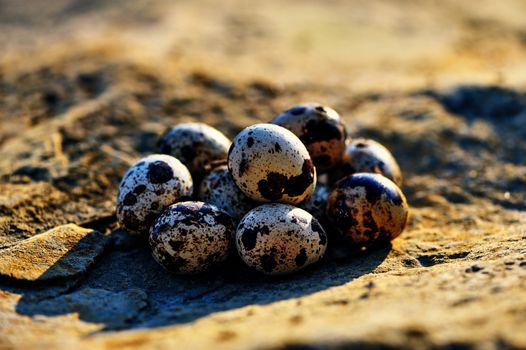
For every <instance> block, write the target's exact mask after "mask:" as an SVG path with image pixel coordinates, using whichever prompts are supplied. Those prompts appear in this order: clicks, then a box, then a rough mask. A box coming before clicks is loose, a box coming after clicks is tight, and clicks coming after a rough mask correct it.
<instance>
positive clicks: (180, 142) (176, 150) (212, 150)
mask: <svg viewBox="0 0 526 350" xmlns="http://www.w3.org/2000/svg"><path fill="white" fill-rule="evenodd" d="M158 147H159V150H160V152H161V153H164V154H170V155H172V156H174V157H176V158H177V159H179V160H180V161H181V162H182V163H183V164H184V165H186V166H187V167H188V170H190V173H191V174H192V176H193V178H194V180H195V181H196V182H198V181H199V180H200V179H202V178H203V176H204V175H205V166H206V165H207V164H209V163H210V162H212V161H214V160H221V159H226V156H227V153H228V148H229V147H230V140H229V139H228V138H227V137H226V136H225V135H223V133H221V131H219V130H217V129H216V128H213V127H211V126H209V125H206V124H203V123H182V124H177V125H176V126H174V127H172V128H170V129H168V130H167V131H166V132H165V134H164V135H163V136H162V137H161V139H160V140H159V142H158Z"/></svg>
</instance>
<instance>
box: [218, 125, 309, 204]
mask: <svg viewBox="0 0 526 350" xmlns="http://www.w3.org/2000/svg"><path fill="white" fill-rule="evenodd" d="M228 169H229V170H230V173H231V174H232V177H233V179H234V182H235V183H236V185H237V186H238V187H239V188H240V189H241V191H243V192H244V193H245V194H246V195H247V196H248V197H250V198H252V199H254V200H257V201H260V202H283V203H292V204H294V203H299V202H301V201H303V200H304V199H306V198H307V197H308V196H310V195H311V193H312V191H314V187H315V186H316V170H315V168H314V165H313V163H312V160H311V158H310V155H309V152H308V151H307V149H306V148H305V146H304V145H303V144H302V143H301V141H300V140H299V139H298V137H297V136H296V135H294V134H293V133H292V132H291V131H289V130H287V129H285V128H283V127H281V126H278V125H274V124H256V125H252V126H250V127H248V128H246V129H244V130H242V131H241V132H240V133H239V134H238V135H237V136H236V138H235V139H234V142H233V143H232V145H231V146H230V150H229V152H228Z"/></svg>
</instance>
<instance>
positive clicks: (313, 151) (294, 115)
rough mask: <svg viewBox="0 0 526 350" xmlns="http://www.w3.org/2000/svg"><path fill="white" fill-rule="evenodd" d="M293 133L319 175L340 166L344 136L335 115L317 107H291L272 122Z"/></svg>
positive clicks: (326, 108)
mask: <svg viewBox="0 0 526 350" xmlns="http://www.w3.org/2000/svg"><path fill="white" fill-rule="evenodd" d="M272 123H273V124H276V125H280V126H283V127H285V128H287V129H288V130H290V131H292V132H293V133H294V134H295V135H296V136H298V137H299V139H300V140H301V141H302V142H303V143H304V144H305V146H307V150H308V151H309V153H310V155H311V157H312V160H313V162H314V166H316V170H317V171H318V172H320V173H322V172H325V171H327V170H329V169H331V168H333V167H334V166H335V165H337V164H338V163H340V161H341V158H342V154H343V151H344V150H345V139H346V137H347V132H346V129H345V125H344V124H343V122H342V120H341V119H340V116H339V115H338V113H337V112H336V111H335V110H333V109H332V108H329V107H325V106H322V105H321V104H319V103H305V104H300V105H297V106H294V107H292V108H290V109H288V110H286V111H285V112H283V113H281V114H279V115H278V116H277V117H275V118H274V119H273V120H272Z"/></svg>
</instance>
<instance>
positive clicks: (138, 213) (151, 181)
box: [116, 154, 193, 235]
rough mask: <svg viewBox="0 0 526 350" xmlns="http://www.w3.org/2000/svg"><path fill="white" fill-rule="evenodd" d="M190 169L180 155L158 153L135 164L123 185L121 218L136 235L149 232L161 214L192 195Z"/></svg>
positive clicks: (118, 208)
mask: <svg viewBox="0 0 526 350" xmlns="http://www.w3.org/2000/svg"><path fill="white" fill-rule="evenodd" d="M192 190H193V183H192V177H191V176H190V172H189V171H188V169H187V168H186V167H185V166H184V165H183V164H182V163H181V162H180V161H179V160H177V159H176V158H174V157H172V156H168V155H165V154H154V155H151V156H148V157H146V158H143V159H141V160H139V161H138V162H137V163H135V164H134V165H132V166H131V167H130V168H129V169H128V171H127V172H126V174H125V175H124V177H123V178H122V181H121V183H120V185H119V193H118V195H117V210H116V214H117V219H118V221H119V223H120V224H121V226H123V227H124V229H125V230H126V231H127V232H128V233H130V234H132V235H139V234H147V233H148V230H149V228H150V225H151V223H152V222H153V220H154V219H155V218H156V217H157V215H158V214H159V213H160V212H161V211H162V210H164V209H165V208H166V207H168V206H169V205H170V204H172V203H174V202H176V201H177V200H179V199H180V198H181V197H189V196H191V195H192Z"/></svg>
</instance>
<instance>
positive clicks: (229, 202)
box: [198, 165, 258, 223]
mask: <svg viewBox="0 0 526 350" xmlns="http://www.w3.org/2000/svg"><path fill="white" fill-rule="evenodd" d="M198 198H199V200H202V201H203V202H206V203H210V204H213V205H215V206H216V207H218V208H219V209H222V210H224V211H225V212H227V213H228V214H229V215H230V216H231V217H232V218H233V219H234V222H236V223H237V222H239V220H241V218H242V217H243V216H244V215H245V214H246V213H247V212H248V211H249V210H251V209H252V208H254V207H256V206H257V205H258V203H256V202H254V201H253V200H252V199H250V198H249V197H247V196H246V195H245V194H244V193H243V191H241V190H240V189H239V187H237V185H236V184H235V182H234V179H233V178H232V175H230V172H229V171H228V168H227V166H226V165H222V166H220V167H217V168H215V169H213V170H212V171H211V172H210V173H209V174H208V175H207V176H206V177H205V178H204V179H203V181H202V182H201V185H200V187H199V194H198Z"/></svg>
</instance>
